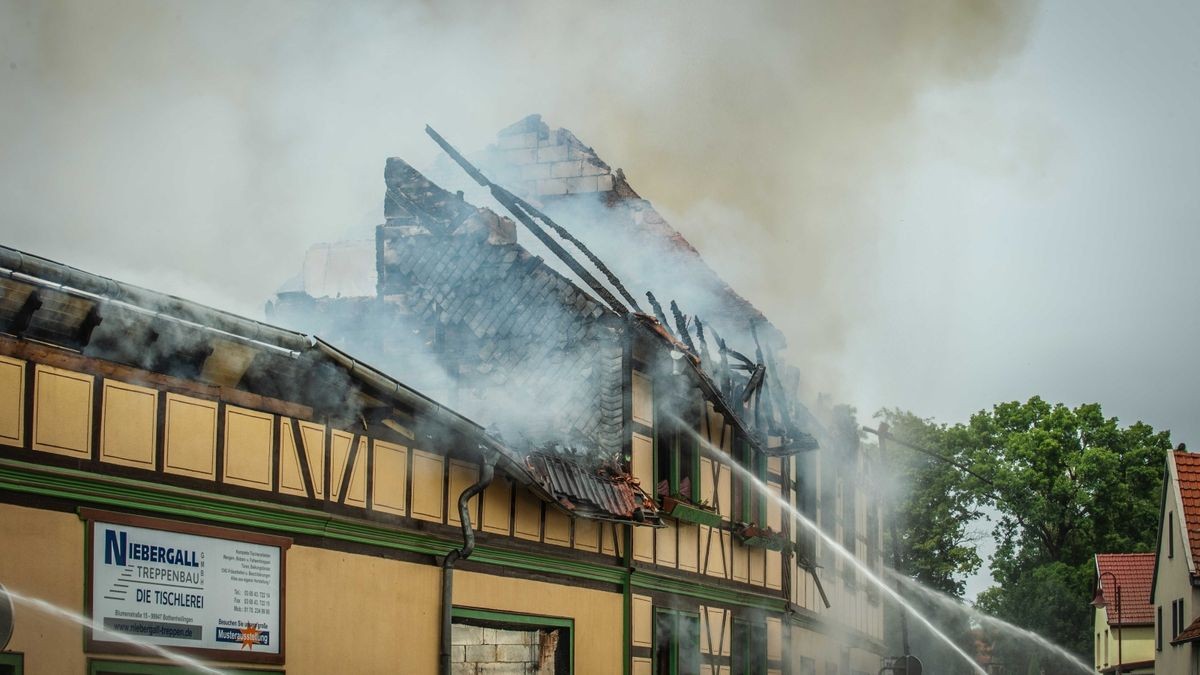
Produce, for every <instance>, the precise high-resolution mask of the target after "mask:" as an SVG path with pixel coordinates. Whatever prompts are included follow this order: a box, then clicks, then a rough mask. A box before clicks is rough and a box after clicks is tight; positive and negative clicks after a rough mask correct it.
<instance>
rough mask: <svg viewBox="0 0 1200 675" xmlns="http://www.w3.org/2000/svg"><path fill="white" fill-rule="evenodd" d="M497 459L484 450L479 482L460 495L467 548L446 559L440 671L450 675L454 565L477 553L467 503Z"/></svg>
mask: <svg viewBox="0 0 1200 675" xmlns="http://www.w3.org/2000/svg"><path fill="white" fill-rule="evenodd" d="M495 463H496V460H495V458H494V457H493V456H492V455H491V453H489V452H487V451H486V450H485V451H484V456H483V459H481V460H480V462H479V481H478V482H476V483H475V484H474V485H470V486H468V487H467V489H465V490H463V491H462V494H460V495H459V496H458V517H459V521H460V522H461V523H462V532H463V547H462V548H461V549H458V548H456V549H454V550H452V551H450V552H449V553H447V554H446V557H445V558H444V559H443V560H442V635H441V638H442V646H441V650H440V652H439V653H438V672H439V673H441V674H442V675H450V632H451V630H452V629H451V625H450V620H451V614H452V611H451V610H452V609H453V607H454V563H456V562H458V561H459V560H466V559H467V558H469V557H470V556H471V553H472V552H473V551H474V550H475V531H474V530H472V529H471V513H470V509H469V508H468V507H467V502H469V501H471V499H472V498H473V497H475V496H476V495H478V494H479V493H481V492H483V491H484V490H486V489H487V486H488V485H490V484H491V482H492V477H493V476H494V475H495V472H496V467H495Z"/></svg>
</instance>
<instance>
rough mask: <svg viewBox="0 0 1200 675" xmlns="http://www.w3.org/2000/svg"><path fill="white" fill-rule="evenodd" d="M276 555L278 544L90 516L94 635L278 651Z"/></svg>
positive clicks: (176, 644)
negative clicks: (187, 532)
mask: <svg viewBox="0 0 1200 675" xmlns="http://www.w3.org/2000/svg"><path fill="white" fill-rule="evenodd" d="M281 559H282V557H281V552H280V549H279V547H277V546H264V545H262V544H251V543H246V542H242V541H235V540H228V539H218V538H215V537H202V536H198V535H193V534H182V533H179V532H167V531H164V530H152V529H146V528H142V527H132V526H129V525H114V524H111V523H105V522H102V521H96V522H94V523H93V529H92V587H91V588H92V629H93V631H94V633H93V639H94V640H102V641H115V638H113V637H112V636H111V635H106V634H111V633H122V634H125V635H128V636H130V637H133V638H136V639H138V640H140V641H143V642H149V643H153V644H156V645H162V646H164V647H191V648H197V649H221V650H233V651H247V652H251V653H267V654H279V639H280V627H281V626H280V620H281V618H282V617H281V616H280V600H281V598H280V580H281V577H280V561H281Z"/></svg>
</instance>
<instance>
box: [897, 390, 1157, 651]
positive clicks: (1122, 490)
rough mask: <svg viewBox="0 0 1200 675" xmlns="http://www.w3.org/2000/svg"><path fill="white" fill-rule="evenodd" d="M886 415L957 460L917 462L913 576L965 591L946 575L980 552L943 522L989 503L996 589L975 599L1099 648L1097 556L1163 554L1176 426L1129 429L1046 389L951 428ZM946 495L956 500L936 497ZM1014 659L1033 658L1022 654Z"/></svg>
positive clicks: (908, 511)
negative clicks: (1165, 478)
mask: <svg viewBox="0 0 1200 675" xmlns="http://www.w3.org/2000/svg"><path fill="white" fill-rule="evenodd" d="M884 416H885V419H887V420H888V421H889V424H891V425H892V431H893V433H894V434H895V435H896V437H897V438H899V439H903V440H908V441H909V442H911V443H913V444H915V445H921V446H922V447H925V448H927V449H930V450H934V451H936V452H937V453H938V454H941V455H942V456H943V457H945V458H946V460H948V461H946V462H940V461H939V460H931V461H934V462H939V463H941V464H942V465H943V466H944V467H946V468H945V469H943V471H944V473H943V472H939V471H938V470H935V469H933V468H932V467H931V466H929V467H926V466H922V465H921V463H920V462H919V461H917V460H915V459H911V458H910V462H913V463H912V464H910V470H909V472H908V474H906V475H905V477H906V478H907V479H909V480H911V481H916V482H915V483H914V485H915V486H916V487H914V489H913V491H912V492H911V493H910V494H909V495H908V497H907V499H908V502H907V503H905V504H902V506H901V508H900V511H899V515H900V517H901V522H903V523H904V525H903V534H902V535H901V537H900V538H901V539H902V540H903V541H905V542H906V545H905V547H906V550H907V555H908V557H907V558H906V561H905V564H906V565H908V566H909V567H910V570H909V571H908V573H909V574H911V575H913V576H915V577H916V578H917V579H918V580H920V581H922V582H924V583H927V584H929V585H933V586H934V587H937V588H941V589H943V590H949V591H951V592H956V591H957V594H959V595H961V591H962V585H961V583H959V584H957V585H954V584H948V583H947V582H946V581H945V579H944V574H945V573H946V572H950V573H951V574H961V573H963V572H967V571H969V568H970V566H969V565H968V564H966V563H968V562H969V561H970V559H971V557H970V556H969V555H966V554H963V553H959V554H955V553H954V551H955V549H954V547H950V548H946V546H947V545H948V544H950V543H951V542H957V543H958V545H961V546H964V547H970V543H969V542H967V540H966V536H965V533H966V530H965V529H963V528H964V527H965V526H966V525H965V523H964V524H963V525H962V526H957V525H954V524H949V525H947V524H946V522H945V521H946V520H947V519H950V518H953V517H957V516H967V515H968V514H971V513H973V512H974V511H975V510H976V509H979V508H983V509H986V510H987V511H989V512H992V513H995V514H998V517H997V519H996V520H995V522H994V529H993V533H992V534H993V536H994V538H995V540H996V545H997V549H996V552H995V554H994V555H993V556H992V558H991V565H990V569H991V572H992V575H993V578H994V579H995V581H996V585H995V586H993V587H992V588H990V589H988V590H987V591H985V592H983V593H982V594H980V596H979V598H978V600H977V605H978V606H979V607H980V609H982V610H984V611H986V612H987V613H989V614H992V615H994V616H998V617H1000V618H1002V619H1005V620H1007V621H1010V622H1012V623H1015V624H1017V625H1019V626H1022V627H1024V628H1027V629H1030V630H1033V631H1035V632H1038V633H1039V634H1041V635H1043V636H1045V637H1046V638H1048V639H1050V640H1052V641H1054V642H1057V643H1058V644H1060V645H1062V646H1064V647H1066V648H1067V649H1070V650H1072V651H1074V652H1076V653H1078V654H1080V655H1088V654H1090V652H1091V633H1092V627H1091V607H1090V605H1089V600H1090V590H1091V583H1092V575H1093V574H1094V563H1093V557H1092V556H1093V555H1094V554H1096V553H1101V552H1140V551H1152V550H1153V547H1154V538H1155V533H1156V532H1157V528H1158V517H1159V513H1158V509H1159V499H1160V491H1161V487H1162V486H1161V483H1162V475H1163V467H1164V462H1165V458H1166V453H1167V452H1168V451H1169V450H1170V449H1171V443H1170V433H1169V432H1167V431H1162V432H1156V431H1155V430H1154V429H1152V428H1151V427H1150V426H1149V425H1146V424H1143V423H1141V422H1137V423H1135V424H1132V425H1130V426H1128V427H1122V426H1120V424H1119V423H1118V421H1117V419H1116V418H1115V417H1105V416H1104V414H1103V413H1102V411H1101V408H1100V406H1099V405H1098V404H1094V403H1093V404H1085V405H1081V406H1078V407H1076V408H1070V407H1068V406H1065V405H1063V404H1050V403H1047V402H1046V401H1044V400H1042V399H1041V398H1039V397H1036V396H1035V397H1033V398H1031V399H1029V400H1028V401H1025V402H1023V403H1022V402H1018V401H1014V402H1009V403H1001V404H998V405H996V406H994V407H993V408H992V409H991V410H983V411H980V412H978V413H976V414H975V415H973V416H972V417H971V419H970V421H969V422H968V423H966V424H957V425H953V426H942V425H934V424H931V423H929V422H926V421H924V420H920V419H919V418H916V417H914V416H912V415H910V414H907V413H899V412H897V411H885V415H884ZM923 480H928V481H930V483H929V485H928V486H926V485H922V484H921V483H920V481H923ZM940 490H946V491H947V495H946V496H945V497H938V495H937V494H935V493H937V492H938V491H940ZM926 504H933V505H934V508H933V509H932V510H933V513H932V514H931V515H929V516H926V514H924V513H922V512H921V510H922V508H923V507H924V505H926ZM942 527H945V528H946V529H945V530H944V531H939V529H938V528H942ZM948 552H949V553H948ZM971 553H972V554H973V553H974V550H973V547H972V550H971ZM976 560H977V558H976ZM951 570H953V571H951ZM1005 656H1006V658H1008V659H1010V661H1016V662H1023V661H1024V660H1025V659H1027V658H1028V654H1027V653H1024V654H1023V653H1020V651H1019V650H1018V649H1013V650H1011V652H1010V653H1009V654H1007V655H1005Z"/></svg>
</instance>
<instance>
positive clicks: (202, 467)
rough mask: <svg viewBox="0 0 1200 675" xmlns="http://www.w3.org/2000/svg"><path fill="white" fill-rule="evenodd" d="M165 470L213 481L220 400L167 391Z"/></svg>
mask: <svg viewBox="0 0 1200 675" xmlns="http://www.w3.org/2000/svg"><path fill="white" fill-rule="evenodd" d="M165 420H166V421H165V424H166V429H165V431H164V437H165V439H166V442H165V448H164V450H163V455H164V460H163V470H164V471H166V472H167V473H173V474H178V475H181V476H189V477H192V478H203V479H207V480H214V479H215V478H216V474H217V468H216V467H217V402H216V401H208V400H204V399H199V398H192V397H190V396H182V395H180V394H170V393H169V394H167V411H166V415H165Z"/></svg>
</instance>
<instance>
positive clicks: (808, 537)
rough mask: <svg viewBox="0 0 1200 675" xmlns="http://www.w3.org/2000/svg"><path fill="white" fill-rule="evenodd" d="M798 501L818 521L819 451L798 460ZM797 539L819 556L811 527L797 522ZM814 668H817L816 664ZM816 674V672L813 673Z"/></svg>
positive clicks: (806, 552)
mask: <svg viewBox="0 0 1200 675" xmlns="http://www.w3.org/2000/svg"><path fill="white" fill-rule="evenodd" d="M795 466H796V483H795V486H796V503H797V505H799V507H800V513H802V514H804V516H805V517H806V518H808V519H809V520H810V521H812V522H814V523H815V522H817V453H815V452H806V453H803V454H801V455H799V456H798V458H797V460H796V462H795ZM797 525H798V527H799V530H798V531H797V537H796V541H798V542H799V543H800V555H801V556H802V557H803V558H804V559H805V560H807V561H808V562H810V563H815V562H816V558H817V553H816V549H817V539H816V535H815V534H813V531H812V529H811V528H809V527H807V526H805V525H800V524H799V523H797ZM813 668H816V666H815V665H814V666H813ZM813 675H815V673H814V674H813Z"/></svg>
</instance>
